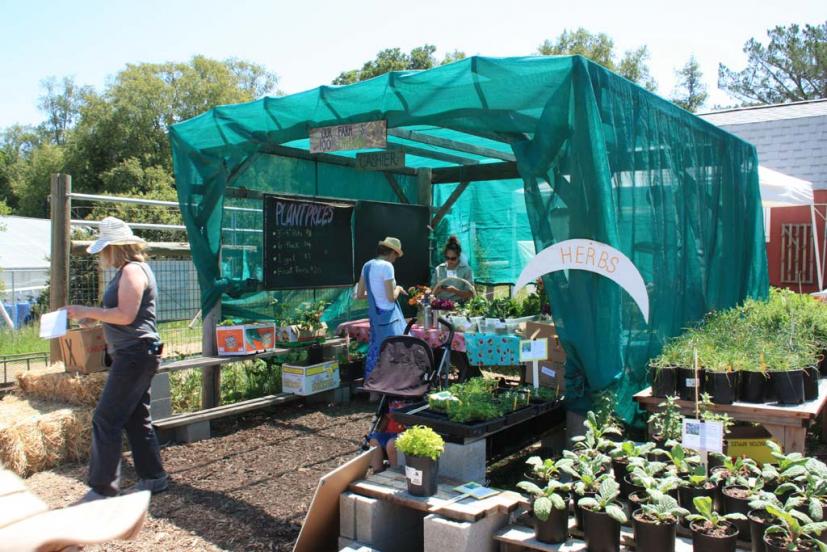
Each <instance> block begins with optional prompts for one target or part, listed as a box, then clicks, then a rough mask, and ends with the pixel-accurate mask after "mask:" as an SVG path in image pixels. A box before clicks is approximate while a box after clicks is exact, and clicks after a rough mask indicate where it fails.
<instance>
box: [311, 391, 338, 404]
mask: <svg viewBox="0 0 827 552" xmlns="http://www.w3.org/2000/svg"><path fill="white" fill-rule="evenodd" d="M304 402H305V404H331V403H334V402H336V390H335V389H331V390H330V391H322V392H321V393H316V394H314V395H308V396H306V397H305V398H304Z"/></svg>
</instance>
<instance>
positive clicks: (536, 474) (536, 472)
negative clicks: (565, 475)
mask: <svg viewBox="0 0 827 552" xmlns="http://www.w3.org/2000/svg"><path fill="white" fill-rule="evenodd" d="M525 463H526V464H528V465H529V466H531V472H530V474H529V475H528V477H529V478H531V479H532V480H533V481H534V482H535V483H537V482H539V483H540V484H545V483H547V482H548V481H551V480H552V479H559V478H560V467H559V466H558V465H557V462H555V461H554V460H552V459H551V458H546V459H545V460H543V459H542V458H540V457H539V456H532V457H530V458H529V459H528V460H526V461H525Z"/></svg>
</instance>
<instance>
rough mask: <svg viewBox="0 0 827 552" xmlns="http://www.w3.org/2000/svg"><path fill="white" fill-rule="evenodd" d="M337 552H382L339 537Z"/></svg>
mask: <svg viewBox="0 0 827 552" xmlns="http://www.w3.org/2000/svg"><path fill="white" fill-rule="evenodd" d="M339 552H382V551H381V550H377V549H376V548H371V547H370V546H366V545H364V544H362V543H360V542H357V541H355V540H351V539H346V538H344V537H339Z"/></svg>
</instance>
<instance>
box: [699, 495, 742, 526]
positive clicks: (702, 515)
mask: <svg viewBox="0 0 827 552" xmlns="http://www.w3.org/2000/svg"><path fill="white" fill-rule="evenodd" d="M692 503H693V504H694V505H695V509H696V510H697V511H698V513H697V514H689V515H688V516H686V519H687V520H689V521H691V522H695V521H698V522H701V527H700V529H701V530H702V531H703V532H712V531H714V530H716V529H720V528H722V527H724V526H725V524H724V522H725V521H734V520H736V519H737V520H742V521H743V520H746V519H747V516H745V515H744V514H737V513H733V514H726V515H721V514H719V513H718V512H716V511H715V510H713V509H712V499H711V498H710V497H708V496H696V497H695V498H694V499H693V500H692Z"/></svg>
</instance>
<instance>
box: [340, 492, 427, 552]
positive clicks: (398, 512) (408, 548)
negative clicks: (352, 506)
mask: <svg viewBox="0 0 827 552" xmlns="http://www.w3.org/2000/svg"><path fill="white" fill-rule="evenodd" d="M355 497H356V498H355V502H356V540H357V541H358V542H360V543H362V544H365V545H367V546H371V547H373V548H377V549H379V550H393V551H394V552H396V551H399V552H419V551H421V550H422V530H423V529H422V519H423V518H424V516H425V514H424V513H423V512H417V511H416V510H411V509H409V508H405V507H403V506H399V505H397V504H392V503H390V502H386V501H384V500H377V499H375V498H368V497H366V496H360V495H355Z"/></svg>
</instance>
